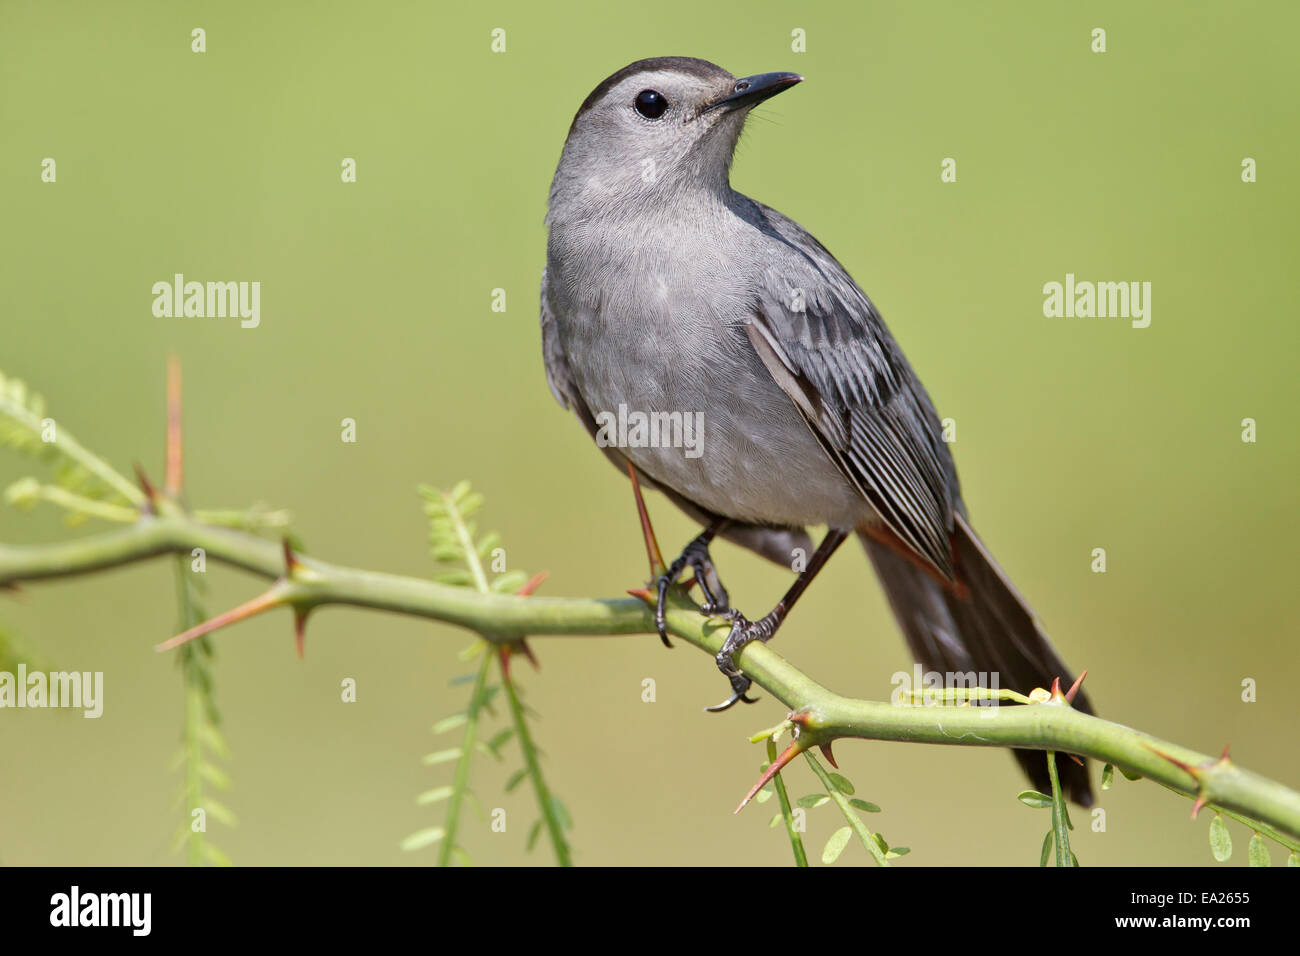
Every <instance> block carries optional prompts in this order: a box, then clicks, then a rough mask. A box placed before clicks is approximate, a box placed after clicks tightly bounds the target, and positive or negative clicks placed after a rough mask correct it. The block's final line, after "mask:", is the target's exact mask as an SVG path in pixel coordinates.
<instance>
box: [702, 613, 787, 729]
mask: <svg viewBox="0 0 1300 956" xmlns="http://www.w3.org/2000/svg"><path fill="white" fill-rule="evenodd" d="M725 616H726V617H727V619H728V620H730V621H731V633H729V634H728V635H727V639H726V640H725V641H723V642H722V649H721V650H720V651H718V656H717V662H718V670H720V671H722V673H723V674H724V675H725V676H726V677H727V679H728V680H730V681H731V696H730V697H729V698H727V699H726V700H724V701H723V702H722V703H720V704H715V705H714V706H712V707H705V708H704V709H705V710H707V711H709V712H710V713H714V714H716V713H721V712H722V711H724V710H727V709H728V708H730V707H731V706H732V705H733V704H735V703H736V702H737V701H744V702H745V703H746V704H753V703H757V698H753V697H750V696H749V695H748V693H747V692H748V690H749V688H750V685H751V684H752V683H753V681H751V680H750V679H749V678H748V677H746V676H745V675H744V674H742V673H741V672H740V668H739V667H737V666H736V655H737V654H739V653H740V652H741V651H742V650H744V649H745V646H746V645H747V644H751V643H753V642H754V641H761V642H764V643H766V642H767V641H769V640H771V639H772V635H773V634H775V633H776V629H777V627H778V626H779V625H780V623H781V617H782V616H781V615H780V614H779V612H778V611H773V612H772V613H771V614H768V615H767V616H766V617H762V618H759V619H758V620H757V621H750V620H747V619H746V618H745V616H744V615H743V614H741V613H740V612H739V611H728V612H727V613H726V615H725Z"/></svg>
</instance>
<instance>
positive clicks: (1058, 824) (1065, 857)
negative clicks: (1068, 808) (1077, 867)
mask: <svg viewBox="0 0 1300 956" xmlns="http://www.w3.org/2000/svg"><path fill="white" fill-rule="evenodd" d="M1047 776H1048V777H1049V778H1050V779H1051V781H1052V834H1053V836H1054V839H1055V843H1056V865H1057V866H1074V854H1073V853H1071V852H1070V829H1069V827H1068V826H1067V825H1066V822H1065V797H1064V795H1062V793H1061V781H1060V778H1059V776H1058V774H1057V772H1056V753H1055V751H1051V750H1049V751H1047Z"/></svg>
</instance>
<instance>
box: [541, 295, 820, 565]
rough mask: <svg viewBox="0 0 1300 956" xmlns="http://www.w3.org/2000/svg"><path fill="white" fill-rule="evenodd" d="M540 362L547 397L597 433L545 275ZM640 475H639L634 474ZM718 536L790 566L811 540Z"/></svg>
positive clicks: (802, 535)
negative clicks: (572, 367)
mask: <svg viewBox="0 0 1300 956" xmlns="http://www.w3.org/2000/svg"><path fill="white" fill-rule="evenodd" d="M541 300H542V312H541V323H542V359H543V360H544V361H545V363H546V384H547V385H549V386H550V387H551V394H552V395H554V396H555V400H556V401H557V402H559V403H560V405H561V406H563V407H564V408H571V409H573V411H574V413H575V414H576V415H577V416H578V420H579V421H581V422H582V424H583V426H584V427H585V428H586V429H587V431H588V433H590V435H591V436H592V438H595V437H596V433H597V431H598V430H599V428H598V426H597V425H596V419H595V417H594V416H593V415H592V414H591V410H590V409H589V408H588V407H587V403H586V402H585V401H584V400H583V398H582V393H581V391H580V390H579V389H578V387H577V385H576V383H575V382H574V380H573V375H572V373H571V372H570V371H569V361H568V359H567V358H566V357H565V354H564V344H563V343H562V342H561V340H560V331H559V329H558V328H557V327H556V324H555V314H554V312H552V311H551V303H550V297H549V295H548V294H547V286H546V273H545V271H543V272H542V296H541ZM601 451H603V452H604V453H605V457H606V458H608V459H609V461H610V463H611V464H613V465H614V467H615V468H617V469H618V470H619V471H620V472H622V473H623V474H625V475H626V474H627V459H626V458H624V457H623V456H622V455H621V454H619V452H618V449H616V448H609V447H604V446H602V447H601ZM638 474H639V475H640V473H639V472H638ZM640 478H641V483H642V484H643V485H646V486H648V487H650V488H658V489H659V490H660V491H662V492H663V493H664V494H665V495H666V496H667V497H668V498H669V500H671V501H672V502H673V503H674V504H675V505H677V507H679V508H681V509H682V511H684V512H686V514H688V515H690V517H691V518H692V519H693V520H695V521H697V522H699V523H700V524H702V525H711V524H713V523H714V522H715V521H717V520H718V516H717V515H715V514H712V513H711V512H709V511H707V510H705V509H704V508H701V507H700V506H699V505H697V504H695V502H693V501H691V500H690V499H688V498H685V497H683V496H682V495H680V494H678V493H677V492H676V491H674V490H673V489H672V488H666V487H663V486H661V485H659V484H657V483H656V482H655V481H654V480H653V479H651V478H650V477H649V476H648V475H640ZM721 536H722V537H723V538H725V539H727V540H728V541H730V542H732V543H733V544H738V545H740V546H741V547H742V548H746V549H748V550H750V551H753V552H754V553H755V554H758V555H761V556H762V557H764V558H767V559H768V560H769V561H774V562H775V563H777V564H780V565H784V566H785V567H790V560H791V555H793V554H794V552H795V550H796V549H798V550H800V551H802V552H803V553H804V554H811V553H812V551H813V544H812V539H811V538H810V537H809V536H808V532H806V531H804V530H803V529H802V528H778V527H770V526H767V525H757V524H744V523H742V522H734V521H733V522H731V523H729V524H728V525H727V526H726V527H725V528H723V530H722V531H721Z"/></svg>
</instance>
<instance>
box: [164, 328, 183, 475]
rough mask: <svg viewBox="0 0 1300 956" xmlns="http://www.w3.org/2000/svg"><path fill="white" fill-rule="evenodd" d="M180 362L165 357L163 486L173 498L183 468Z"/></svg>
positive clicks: (175, 358) (171, 357) (170, 357)
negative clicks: (165, 469)
mask: <svg viewBox="0 0 1300 956" xmlns="http://www.w3.org/2000/svg"><path fill="white" fill-rule="evenodd" d="M181 447H182V446H181V363H180V359H178V358H177V357H176V356H175V355H174V354H173V355H169V356H168V357H167V473H166V475H164V478H165V483H164V487H165V488H166V489H167V494H169V495H171V496H172V497H173V498H175V497H178V496H179V495H180V493H181V486H182V483H183V478H184V468H183V466H182V457H181Z"/></svg>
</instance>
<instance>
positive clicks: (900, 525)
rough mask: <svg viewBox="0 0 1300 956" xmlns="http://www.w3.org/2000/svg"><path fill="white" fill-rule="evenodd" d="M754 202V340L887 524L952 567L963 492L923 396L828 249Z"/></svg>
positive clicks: (941, 567) (948, 570) (945, 568)
mask: <svg viewBox="0 0 1300 956" xmlns="http://www.w3.org/2000/svg"><path fill="white" fill-rule="evenodd" d="M754 207H755V220H756V222H755V225H756V226H757V227H758V228H759V230H760V231H761V232H763V233H764V234H765V239H766V242H765V246H766V247H767V248H765V249H764V253H765V254H764V261H765V262H766V263H767V265H766V266H765V267H764V271H763V274H762V278H761V281H760V283H759V289H758V299H757V302H756V305H755V309H754V315H753V319H752V321H751V323H750V325H749V326H748V327H747V329H746V331H747V332H748V333H749V338H750V341H751V342H753V343H754V347H755V349H756V350H757V351H758V353H759V355H760V356H761V357H762V358H763V362H764V364H765V365H766V366H767V368H768V371H770V372H771V373H772V376H773V378H775V379H776V381H777V383H778V384H780V385H781V387H782V388H783V389H784V390H785V391H786V393H787V394H789V395H790V397H791V398H792V399H793V400H794V403H795V405H796V406H797V407H798V408H799V410H800V412H801V413H802V414H803V416H804V418H805V420H806V421H807V422H808V424H809V426H810V427H811V428H812V429H813V432H814V434H816V435H817V437H818V439H819V440H820V441H821V443H822V446H823V448H825V449H826V452H827V454H829V455H830V456H831V458H832V459H833V460H834V461H835V462H836V464H838V465H839V467H840V469H841V471H842V472H843V473H844V475H845V476H846V477H847V478H848V479H849V480H850V481H851V482H852V483H853V484H854V485H855V486H856V487H857V488H858V490H859V491H860V492H861V493H862V495H863V496H864V497H865V498H866V499H867V500H868V501H869V502H870V504H871V506H872V507H873V508H875V510H876V512H877V513H878V514H879V515H880V517H881V519H882V520H883V521H884V523H885V524H886V525H887V526H888V527H889V529H890V530H891V531H893V532H894V534H896V535H897V536H898V537H899V538H900V539H902V541H903V542H904V543H906V545H907V546H908V547H909V548H910V549H912V550H913V551H915V552H916V554H918V555H919V556H920V557H922V558H924V559H925V560H926V561H927V562H928V563H929V564H931V565H933V566H934V567H935V568H936V569H937V570H938V571H940V572H941V573H943V574H944V575H945V576H946V577H948V578H951V577H952V575H953V563H952V544H951V532H952V530H953V520H954V515H955V514H956V512H957V511H958V510H960V509H961V500H960V499H961V493H960V489H959V485H958V483H957V472H956V468H955V466H954V465H953V462H952V456H951V455H950V454H949V452H948V448H947V446H946V445H945V444H944V442H943V439H942V432H941V427H940V424H939V418H938V415H937V414H936V412H935V410H934V406H933V405H932V404H931V402H930V397H929V396H928V395H927V394H926V392H925V389H924V388H923V387H922V386H921V383H920V381H919V380H918V379H917V377H916V374H915V373H914V372H913V371H912V368H911V366H909V365H908V364H907V359H905V358H904V357H903V354H902V351H901V350H900V349H899V348H898V345H897V344H896V343H895V342H894V340H893V337H892V336H891V335H890V334H889V330H888V329H886V328H885V324H884V322H883V321H882V320H881V318H880V314H879V313H878V312H877V311H876V308H875V306H873V305H872V304H871V301H870V300H869V299H868V298H867V297H866V295H864V294H863V292H862V290H861V289H859V288H858V287H857V285H856V283H854V281H853V279H852V278H851V277H850V276H849V274H848V273H847V272H846V271H845V270H844V267H843V266H841V265H840V264H839V263H838V262H837V261H836V260H835V257H834V256H832V255H831V254H830V253H829V252H828V251H827V250H826V249H825V247H823V246H822V245H821V243H819V242H818V241H817V240H816V239H814V238H813V237H812V236H811V235H810V234H809V233H808V232H807V230H805V229H804V228H803V227H802V226H800V225H799V224H798V223H797V222H795V221H794V220H792V219H790V218H788V217H786V216H783V215H782V214H781V213H779V212H777V211H776V210H774V209H771V208H769V207H767V206H764V205H762V204H761V203H754Z"/></svg>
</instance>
